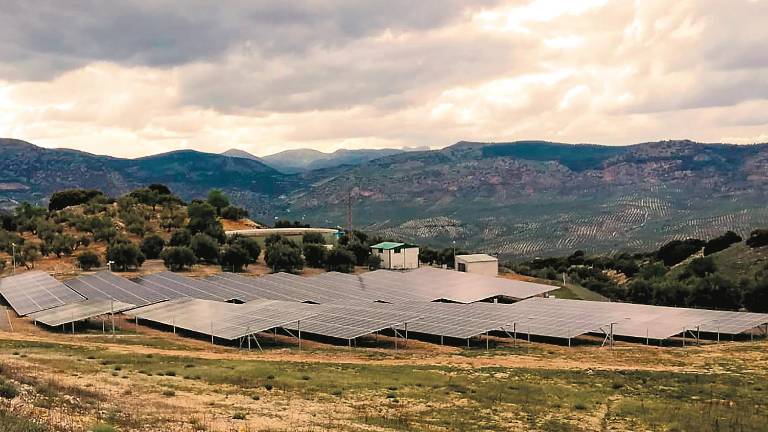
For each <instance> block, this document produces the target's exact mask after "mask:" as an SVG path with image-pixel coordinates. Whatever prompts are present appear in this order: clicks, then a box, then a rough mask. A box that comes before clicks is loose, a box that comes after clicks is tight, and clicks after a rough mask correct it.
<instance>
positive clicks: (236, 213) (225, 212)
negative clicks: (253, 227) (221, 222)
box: [221, 206, 248, 220]
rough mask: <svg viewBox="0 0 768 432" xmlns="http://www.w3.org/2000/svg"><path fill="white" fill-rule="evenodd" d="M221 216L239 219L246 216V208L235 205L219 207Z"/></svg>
mask: <svg viewBox="0 0 768 432" xmlns="http://www.w3.org/2000/svg"><path fill="white" fill-rule="evenodd" d="M221 217H223V218H224V219H228V220H240V219H245V218H247V217H248V210H246V209H244V208H240V207H235V206H227V207H224V208H223V209H221Z"/></svg>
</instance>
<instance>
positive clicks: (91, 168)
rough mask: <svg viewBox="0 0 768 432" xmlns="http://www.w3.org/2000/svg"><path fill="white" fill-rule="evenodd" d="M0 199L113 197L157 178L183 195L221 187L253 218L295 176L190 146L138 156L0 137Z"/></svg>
mask: <svg viewBox="0 0 768 432" xmlns="http://www.w3.org/2000/svg"><path fill="white" fill-rule="evenodd" d="M0 154H2V157H0V198H4V199H12V200H15V201H18V202H21V201H25V200H27V201H31V202H34V203H43V204H44V203H45V201H46V199H47V198H48V197H49V196H50V194H51V193H53V192H54V191H57V190H62V189H68V188H86V189H99V190H102V191H103V192H105V193H107V194H109V195H113V196H119V195H121V194H124V193H126V192H128V191H130V190H133V189H136V188H139V187H143V186H146V185H149V184H151V183H163V184H166V185H168V186H169V187H170V188H171V189H173V190H174V192H175V193H177V194H178V195H179V196H180V197H181V198H183V199H192V198H197V197H200V196H205V194H206V193H207V192H208V190H209V189H211V188H220V189H223V190H225V191H226V192H227V193H228V194H229V195H230V196H231V197H232V198H233V200H234V201H235V202H237V203H240V205H244V206H245V205H247V206H248V208H249V209H250V210H251V212H252V215H253V216H254V217H255V218H266V217H269V216H270V215H271V211H270V210H271V208H272V207H271V206H272V205H273V204H275V203H276V202H277V201H276V199H275V198H276V197H277V196H279V195H280V194H283V193H286V192H289V191H291V190H293V189H294V188H296V186H297V180H296V179H295V178H294V177H291V176H286V175H284V174H282V173H280V172H278V171H276V170H274V169H272V168H271V167H269V166H267V165H265V164H263V163H261V162H259V161H255V160H250V159H244V158H233V157H227V156H222V155H217V154H211V153H202V152H197V151H192V150H182V151H176V152H170V153H163V154H158V155H154V156H150V157H145V158H139V159H119V158H113V157H109V156H99V155H93V154H90V153H84V152H79V151H75V150H66V149H46V148H42V147H37V146H35V145H32V144H30V143H27V142H24V141H19V140H10V139H0Z"/></svg>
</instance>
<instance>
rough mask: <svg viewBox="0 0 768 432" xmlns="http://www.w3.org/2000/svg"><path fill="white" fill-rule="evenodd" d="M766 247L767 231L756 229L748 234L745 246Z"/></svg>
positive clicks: (767, 243) (767, 242)
mask: <svg viewBox="0 0 768 432" xmlns="http://www.w3.org/2000/svg"><path fill="white" fill-rule="evenodd" d="M766 245H768V229H757V230H754V231H752V232H751V233H750V234H749V238H748V239H747V246H749V247H752V248H757V247H763V246H766Z"/></svg>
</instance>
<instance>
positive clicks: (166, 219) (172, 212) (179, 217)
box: [160, 204, 187, 232]
mask: <svg viewBox="0 0 768 432" xmlns="http://www.w3.org/2000/svg"><path fill="white" fill-rule="evenodd" d="M186 219H187V216H186V215H185V214H184V212H183V211H181V210H180V209H179V208H177V207H176V206H175V205H173V204H171V205H166V206H165V208H163V211H162V212H161V213H160V226H161V227H162V228H163V229H165V230H166V231H168V232H171V229H173V228H181V226H182V225H184V221H185V220H186Z"/></svg>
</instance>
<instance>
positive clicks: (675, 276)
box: [508, 230, 768, 312]
mask: <svg viewBox="0 0 768 432" xmlns="http://www.w3.org/2000/svg"><path fill="white" fill-rule="evenodd" d="M758 231H759V230H758ZM738 238H739V237H738V235H737V234H735V233H733V232H727V233H725V234H724V235H722V236H719V237H716V238H714V239H712V240H710V241H707V242H705V241H702V240H697V239H688V240H683V241H678V240H676V241H672V242H669V243H667V244H665V245H663V246H662V247H661V248H659V250H657V251H654V252H650V253H638V254H617V255H613V256H604V255H595V256H588V255H586V254H585V253H584V252H583V251H577V252H575V253H573V254H571V255H570V256H567V257H561V258H541V259H535V260H532V261H527V262H522V263H513V264H509V265H508V266H509V268H510V269H512V270H513V271H516V272H518V273H521V274H526V275H529V276H534V277H538V278H542V279H548V280H553V281H558V282H559V281H562V279H563V277H565V278H566V279H567V280H569V281H570V282H571V283H572V284H574V286H582V287H584V288H587V289H589V290H591V291H594V292H596V293H598V294H600V295H602V296H605V297H607V298H609V299H613V300H619V301H630V302H635V303H646V304H656V305H666V306H687V307H704V308H712V309H731V310H737V309H740V308H747V309H748V310H751V311H755V312H763V311H768V265H766V264H765V257H766V254H767V253H768V251H766V250H764V249H766V248H765V247H753V246H754V243H753V245H751V246H746V245H744V244H742V243H740V242H738V241H737V239H738ZM702 249H703V250H702ZM705 251H706V252H708V253H706V254H705V253H704V252H705ZM559 294H564V296H565V297H569V295H568V293H566V292H563V293H559V292H556V293H555V295H559ZM576 297H580V296H576Z"/></svg>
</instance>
